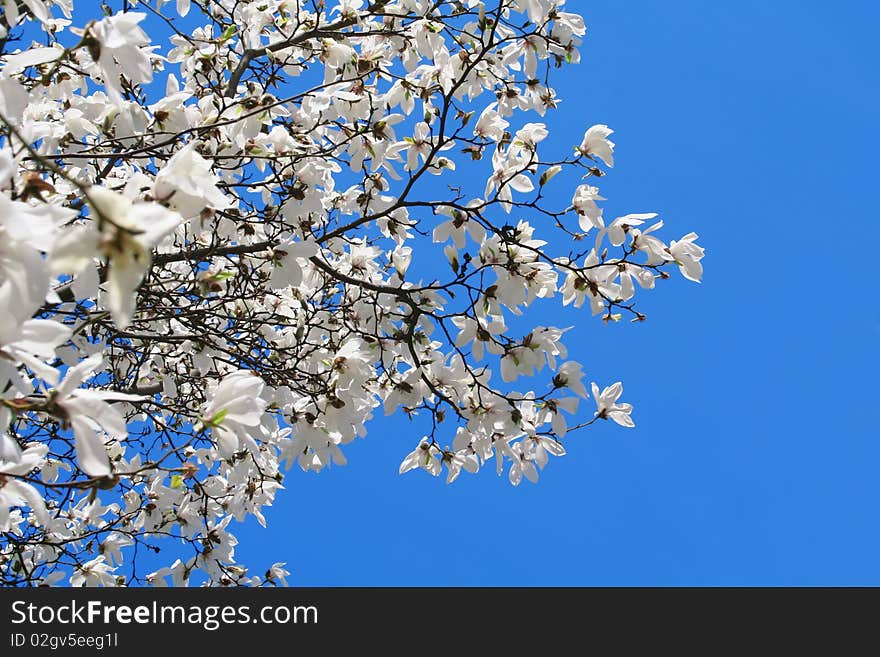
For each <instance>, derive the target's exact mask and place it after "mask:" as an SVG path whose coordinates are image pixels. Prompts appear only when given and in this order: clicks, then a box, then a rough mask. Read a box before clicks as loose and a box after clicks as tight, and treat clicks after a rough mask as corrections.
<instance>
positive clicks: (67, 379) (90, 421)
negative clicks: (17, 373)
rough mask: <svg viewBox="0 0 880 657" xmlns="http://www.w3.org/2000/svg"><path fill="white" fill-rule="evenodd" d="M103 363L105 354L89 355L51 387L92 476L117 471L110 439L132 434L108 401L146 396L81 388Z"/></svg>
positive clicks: (83, 465) (82, 464) (79, 461)
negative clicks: (55, 385) (108, 449)
mask: <svg viewBox="0 0 880 657" xmlns="http://www.w3.org/2000/svg"><path fill="white" fill-rule="evenodd" d="M102 364H103V358H102V356H101V354H94V355H92V356H89V357H88V358H86V359H85V360H83V361H81V362H80V363H79V364H78V365H77V366H76V367H72V368H70V369H69V370H68V371H67V374H66V375H65V376H64V380H63V381H61V383H60V384H58V386H57V387H56V388H55V389H53V390H52V391H50V399H51V400H52V403H53V404H54V406H55V407H57V408H58V409H59V410H60V411H61V412H62V416H63V418H64V419H65V420H66V421H67V422H69V423H70V426H71V428H72V429H73V436H74V443H75V445H76V458H77V464H78V465H79V467H80V468H81V469H82V471H83V472H85V473H86V474H87V475H89V476H90V477H106V476H109V475H110V474H111V473H112V472H113V468H112V466H111V464H110V458H109V457H108V455H107V446H106V443H107V441H108V440H116V441H122V440H124V439H125V438H126V437H127V436H128V428H127V426H126V422H125V418H124V417H123V415H122V414H121V413H120V412H119V411H118V410H117V409H116V408H114V407H113V406H111V405H110V404H108V403H107V402H108V401H138V400H141V399H143V397H142V396H139V395H133V394H128V393H123V392H114V391H110V390H98V389H94V388H80V386H81V385H82V384H83V383H84V382H85V381H86V380H87V379H88V378H89V377H90V376H92V375H93V374H94V373H95V372H96V371H97V370H99V369H100V368H101V366H102Z"/></svg>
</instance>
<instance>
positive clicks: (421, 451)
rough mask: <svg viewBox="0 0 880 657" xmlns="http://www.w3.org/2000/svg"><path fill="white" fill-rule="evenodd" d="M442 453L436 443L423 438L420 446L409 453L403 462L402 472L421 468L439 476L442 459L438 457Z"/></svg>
mask: <svg viewBox="0 0 880 657" xmlns="http://www.w3.org/2000/svg"><path fill="white" fill-rule="evenodd" d="M440 455H441V452H440V450H439V449H437V446H436V445H434V444H432V443H431V441H430V440H428V439H427V438H422V440H421V441H420V442H419V445H418V447H416V448H415V449H414V450H413V451H411V452H410V453H409V454H407V456H406V458H405V459H403V461H402V462H401V464H400V474H403V473H404V472H409V471H410V470H415V469H416V468H421V469H422V470H424V471H425V472H430V473H431V474H432V475H434V476H435V477H437V476H439V474H440V470H441V465H440V459H439V458H437V457H438V456H440Z"/></svg>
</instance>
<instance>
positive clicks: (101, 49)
mask: <svg viewBox="0 0 880 657" xmlns="http://www.w3.org/2000/svg"><path fill="white" fill-rule="evenodd" d="M146 17H147V15H146V14H145V13H143V12H128V13H117V14H113V15H112V16H107V17H106V18H103V19H101V20H99V21H97V22H95V23H94V24H93V25H92V26H91V28H90V32H91V34H92V36H93V37H94V38H95V39H96V40H97V43H96V44H95V45H94V46H92V55H93V57H95V59H96V63H97V65H98V67H99V68H100V69H101V77H102V79H103V81H104V85H105V88H106V89H107V93H108V95H109V96H110V98H111V99H112V100H113V102H114V103H117V104H119V105H121V104H122V103H123V100H122V86H121V85H120V81H119V77H120V76H121V75H124V76H125V77H127V78H128V79H129V80H130V81H131V82H133V83H134V84H141V83H144V82H149V81H150V80H152V79H153V65H152V58H151V53H150V49H149V48H144V46H147V45H148V44H149V43H150V38H149V37H148V36H147V34H146V32H144V31H143V30H142V29H141V28H140V27H139V26H138V23H140V22H141V21H142V20H144V19H145V18H146Z"/></svg>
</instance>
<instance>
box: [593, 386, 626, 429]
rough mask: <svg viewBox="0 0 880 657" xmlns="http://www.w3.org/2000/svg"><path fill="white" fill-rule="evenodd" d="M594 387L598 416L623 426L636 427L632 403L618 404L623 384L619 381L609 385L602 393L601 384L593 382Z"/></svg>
mask: <svg viewBox="0 0 880 657" xmlns="http://www.w3.org/2000/svg"><path fill="white" fill-rule="evenodd" d="M591 387H592V389H593V397H594V398H595V399H596V406H597V407H598V410H597V411H596V417H598V418H602V419H603V420H609V419H610V420H614V421H615V422H617V424H619V425H620V426H622V427H634V426H636V425H635V422H633V421H632V418H631V417H630V413H632V410H633V407H632V404H618V403H617V399H618V398H619V397H620V395H621V394H623V384H622V383H621V382H620V381H618V382H617V383H615V384H613V385H610V386H608V387H607V388H605V389H604V390H603V391H602V392H601V393H600V392H599V386H597V385H596V384H595V383H593V384H591Z"/></svg>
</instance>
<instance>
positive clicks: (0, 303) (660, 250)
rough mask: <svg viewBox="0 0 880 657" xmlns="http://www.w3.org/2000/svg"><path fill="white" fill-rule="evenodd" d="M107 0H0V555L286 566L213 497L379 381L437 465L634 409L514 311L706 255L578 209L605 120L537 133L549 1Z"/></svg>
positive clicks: (27, 571)
mask: <svg viewBox="0 0 880 657" xmlns="http://www.w3.org/2000/svg"><path fill="white" fill-rule="evenodd" d="M108 4H116V5H118V6H115V7H109V6H108V5H107V4H105V5H104V14H103V15H98V16H96V15H91V16H85V17H84V18H85V20H80V14H81V13H82V12H89V11H92V12H94V11H96V8H97V7H98V5H97V3H94V4H91V3H89V4H88V6H87V7H80V8H78V9H77V10H76V11H75V10H74V8H73V6H72V5H73V0H5V3H4V8H5V11H4V13H3V14H2V17H0V584H3V585H8V586H20V585H37V584H53V583H69V584H71V585H75V586H78V585H89V586H91V585H102V586H117V585H119V586H125V585H135V584H144V583H151V584H153V585H167V584H169V583H171V584H174V585H184V584H189V583H193V584H208V585H234V584H252V585H261V584H273V583H283V582H284V576H285V575H286V574H287V571H286V570H285V569H284V564H281V563H278V564H275V565H274V566H272V567H271V568H270V569H269V570H268V571H266V572H265V573H262V574H260V575H256V574H252V573H250V572H249V571H248V570H247V568H246V567H244V566H243V565H241V564H239V563H238V562H237V561H236V558H235V547H236V538H235V536H234V535H233V533H232V532H231V528H232V527H233V526H234V525H233V520H235V521H243V520H244V519H245V518H246V517H247V516H254V517H255V518H256V519H257V520H258V521H259V522H261V523H265V519H264V516H263V512H264V507H266V506H268V505H271V504H272V502H273V501H274V498H275V495H276V493H277V492H278V491H279V490H280V489H281V488H282V487H283V486H282V482H283V472H284V470H285V469H286V468H290V467H293V466H298V467H299V468H301V469H302V470H305V471H320V470H322V469H324V468H325V467H328V466H329V465H330V464H331V463H332V464H337V465H343V464H345V462H346V457H345V451H344V448H345V446H346V445H347V444H349V443H351V442H352V441H353V440H355V439H356V438H358V437H363V436H365V435H366V433H367V423H368V421H369V420H370V419H371V418H372V417H373V415H374V413H376V412H377V411H378V409H379V408H380V407H381V409H382V412H383V413H384V414H386V415H387V414H392V413H395V412H401V413H404V414H406V415H408V416H410V417H411V418H413V419H414V423H413V426H423V427H424V428H425V435H424V437H422V438H421V439H420V440H419V439H418V436H419V435H420V434H421V431H420V432H419V434H417V436H416V437H415V439H414V440H413V442H417V443H418V444H417V445H416V446H415V449H414V450H413V451H412V452H411V453H410V454H409V455H407V456H405V457H404V458H403V462H402V463H401V465H400V471H401V472H405V471H408V470H413V469H422V470H425V471H427V472H429V473H430V474H432V475H435V476H437V475H440V474H441V473H444V472H445V478H446V481H447V482H452V481H453V480H455V479H456V478H457V477H459V476H460V475H461V473H462V471H467V472H469V473H476V472H478V471H479V470H480V469H482V468H483V467H484V466H487V465H489V467H493V466H494V468H495V469H496V471H497V472H498V473H499V474H503V473H506V475H507V477H508V478H509V480H510V482H511V483H512V484H514V485H516V484H518V483H520V481H521V480H522V478H523V477H525V478H526V479H529V480H530V481H537V479H538V474H539V472H540V471H541V470H542V469H543V468H545V467H546V465H547V464H548V462H549V460H550V457H559V456H562V455H564V454H565V449H564V447H563V444H564V443H563V439H564V438H565V436H566V435H567V434H568V433H570V432H572V431H573V430H574V429H580V428H582V427H585V426H588V425H591V424H593V423H594V422H597V421H599V420H611V421H613V422H616V423H617V424H619V425H622V426H624V427H631V426H633V421H632V419H631V411H632V407H631V406H630V405H629V404H627V403H622V402H621V401H620V398H621V396H622V392H623V388H622V386H621V384H620V383H614V384H612V385H609V386H607V387H604V386H599V385H597V384H596V383H593V382H592V381H589V380H588V379H585V375H584V371H583V368H582V366H581V365H580V364H578V363H576V362H573V361H569V360H567V359H566V348H565V346H564V344H563V337H564V334H565V332H566V329H563V328H556V327H553V326H532V325H530V324H529V325H527V330H526V331H525V333H524V334H520V330H521V328H520V329H519V330H518V331H516V332H515V331H514V329H513V328H511V327H512V326H515V327H522V325H523V322H526V321H527V320H528V318H529V317H530V313H529V312H527V309H528V308H529V307H530V306H532V305H534V304H547V303H553V302H554V301H555V302H557V303H559V304H561V305H569V304H570V305H572V306H573V307H576V308H581V307H582V306H584V305H585V304H586V305H588V307H589V308H590V310H591V312H592V314H593V315H596V316H600V317H601V319H603V320H605V321H606V322H617V321H618V320H621V319H623V318H628V319H632V320H633V321H637V322H638V321H642V320H644V319H645V315H644V314H642V313H641V312H640V311H639V310H637V309H636V306H635V297H636V294H637V290H640V289H641V290H648V289H653V288H654V287H655V284H657V282H658V281H659V280H662V279H666V278H669V276H670V273H671V272H672V273H674V272H675V271H680V272H681V274H682V275H683V276H684V277H686V278H688V279H691V280H699V279H700V277H701V273H702V269H701V265H700V260H701V258H702V257H703V250H702V249H701V248H700V247H699V246H697V244H696V242H695V240H696V237H697V236H696V235H695V234H693V233H690V234H687V235H685V236H684V237H683V238H681V239H680V240H673V241H671V242H668V243H667V242H664V241H663V240H662V239H661V238H660V237H659V229H660V228H661V226H662V222H659V221H655V215H653V214H630V215H625V216H622V217H618V218H616V219H609V218H606V217H605V216H604V213H603V210H602V209H601V208H600V206H599V204H598V202H599V201H601V200H603V199H602V197H601V196H600V194H599V189H598V187H597V186H595V184H587V183H594V182H596V181H598V179H599V178H600V177H601V176H603V175H605V174H606V172H607V169H608V168H610V167H612V166H613V164H614V160H613V150H614V143H613V142H612V141H610V139H609V137H610V135H611V133H612V131H611V130H610V129H609V128H608V127H607V126H605V125H595V126H593V127H590V128H589V129H587V130H586V132H585V133H584V134H583V138H582V139H581V140H580V141H579V143H578V142H577V138H575V139H573V140H572V141H573V142H575V143H572V144H570V147H569V150H568V152H567V153H563V154H560V155H558V156H548V155H545V154H544V151H545V150H547V149H546V144H545V143H544V142H545V140H547V138H548V136H549V132H548V126H547V125H546V124H545V123H544V122H542V121H541V119H542V118H543V117H545V116H546V115H548V114H550V113H551V112H552V111H553V110H554V108H555V107H556V105H557V103H558V102H559V99H558V98H557V96H556V93H555V92H554V90H553V88H552V87H551V86H549V79H550V75H551V73H552V71H553V69H555V68H559V67H563V66H566V65H568V64H572V63H576V62H578V61H579V55H578V45H579V43H580V41H579V40H580V38H581V37H583V36H584V34H585V27H584V22H583V20H582V19H581V17H580V16H578V15H576V14H574V13H570V12H567V11H564V0H489V1H486V2H483V1H479V0H455V1H443V0H375V1H373V2H367V1H366V0H341V1H340V2H339V3H338V4H333V2H332V0H331V2H329V3H325V1H324V0H309V1H306V0H202V1H198V0H194V1H192V2H190V1H189V0H177V2H176V3H175V2H168V1H166V0H153V1H152V2H144V1H140V2H138V1H136V0H126V1H125V2H119V3H112V2H108ZM148 32H152V33H153V35H152V36H151V35H150V34H148ZM157 34H158V35H159V36H158V37H157V36H156V35H157ZM154 39H155V40H154ZM157 44H158V45H157ZM585 127H586V126H585ZM584 180H586V181H587V183H584V182H583V181H584ZM578 181H580V184H579V185H578ZM566 185H570V186H569V187H566ZM566 189H568V190H569V191H568V192H566ZM572 190H573V191H572ZM441 252H442V256H440V257H439V259H438V257H437V255H432V254H439V253H441ZM438 260H439V262H440V265H441V266H437V263H438ZM447 263H448V266H447ZM548 300H549V301H548ZM585 399H591V400H592V403H593V404H594V405H595V408H594V409H590V410H588V411H587V413H586V415H587V417H586V418H584V417H582V416H578V415H577V413H578V406H579V403H580V402H582V401H583V400H585ZM406 451H407V448H404V449H402V450H401V456H403V455H404V454H405V453H406ZM167 539H173V540H167ZM148 553H154V554H153V556H151V557H150V558H149V559H148V564H150V565H149V567H146V568H145V566H144V565H143V563H142V560H143V558H144V556H145V555H147V554H148ZM138 555H140V557H141V558H138ZM156 555H159V556H156ZM157 560H160V561H159V563H162V564H165V565H163V566H162V567H160V568H158V569H156V562H157Z"/></svg>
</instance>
